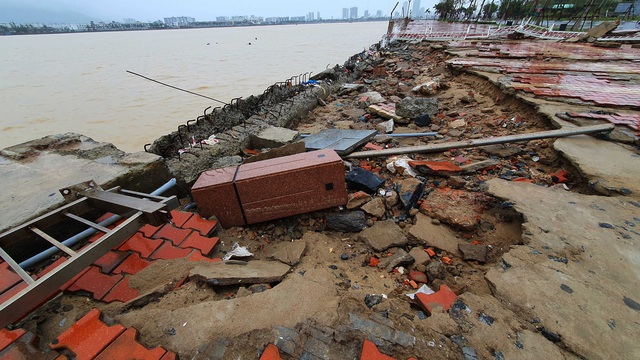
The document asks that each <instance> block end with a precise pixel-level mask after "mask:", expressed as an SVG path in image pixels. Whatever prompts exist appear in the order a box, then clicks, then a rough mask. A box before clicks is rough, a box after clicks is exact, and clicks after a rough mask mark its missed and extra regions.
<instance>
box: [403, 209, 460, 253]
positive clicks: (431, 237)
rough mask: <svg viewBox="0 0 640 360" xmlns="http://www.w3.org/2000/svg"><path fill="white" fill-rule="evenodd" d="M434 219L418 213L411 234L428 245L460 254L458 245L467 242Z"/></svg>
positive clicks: (410, 230)
mask: <svg viewBox="0 0 640 360" xmlns="http://www.w3.org/2000/svg"><path fill="white" fill-rule="evenodd" d="M431 220H432V219H431V218H430V217H428V216H425V215H423V214H418V215H416V224H415V225H413V226H412V227H411V229H409V234H410V235H412V236H414V237H416V239H418V240H420V241H421V242H422V243H423V244H425V245H426V246H433V247H435V248H438V249H440V250H444V251H446V252H448V253H450V254H453V255H457V256H460V255H461V254H460V252H459V251H458V245H460V244H465V242H463V241H462V240H460V239H458V238H457V237H456V233H455V232H454V231H453V230H451V229H449V228H448V227H447V226H444V225H435V224H433V222H432V221H431Z"/></svg>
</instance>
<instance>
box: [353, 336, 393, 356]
mask: <svg viewBox="0 0 640 360" xmlns="http://www.w3.org/2000/svg"><path fill="white" fill-rule="evenodd" d="M360 360H395V358H392V357H391V356H389V355H385V354H383V353H381V352H380V350H378V347H377V346H376V344H374V343H373V342H371V341H369V340H365V341H364V343H363V344H362V352H361V353H360Z"/></svg>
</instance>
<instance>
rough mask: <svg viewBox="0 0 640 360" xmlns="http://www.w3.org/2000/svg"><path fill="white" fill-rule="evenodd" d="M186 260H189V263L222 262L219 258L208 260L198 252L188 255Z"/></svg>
mask: <svg viewBox="0 0 640 360" xmlns="http://www.w3.org/2000/svg"><path fill="white" fill-rule="evenodd" d="M187 260H189V261H206V262H210V263H214V262H218V261H222V259H220V258H213V259H211V258H208V257H206V256H202V254H201V253H200V251H194V252H193V253H191V255H189V257H188V258H187Z"/></svg>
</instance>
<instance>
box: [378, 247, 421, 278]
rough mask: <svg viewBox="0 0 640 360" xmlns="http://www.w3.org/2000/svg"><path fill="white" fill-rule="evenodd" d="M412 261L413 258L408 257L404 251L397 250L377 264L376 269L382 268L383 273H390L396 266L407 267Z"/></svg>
mask: <svg viewBox="0 0 640 360" xmlns="http://www.w3.org/2000/svg"><path fill="white" fill-rule="evenodd" d="M414 261H415V259H414V258H413V256H411V255H409V253H408V252H406V251H404V250H403V249H398V250H396V252H395V253H393V255H391V256H389V257H386V258H383V259H382V260H380V264H378V267H380V268H382V267H384V269H385V271H387V272H391V271H393V269H394V268H396V267H397V266H400V265H409V264H411V263H413V262H414Z"/></svg>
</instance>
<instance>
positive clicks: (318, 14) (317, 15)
mask: <svg viewBox="0 0 640 360" xmlns="http://www.w3.org/2000/svg"><path fill="white" fill-rule="evenodd" d="M316 20H318V21H320V20H322V18H321V17H320V11H318V13H317V14H316Z"/></svg>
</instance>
